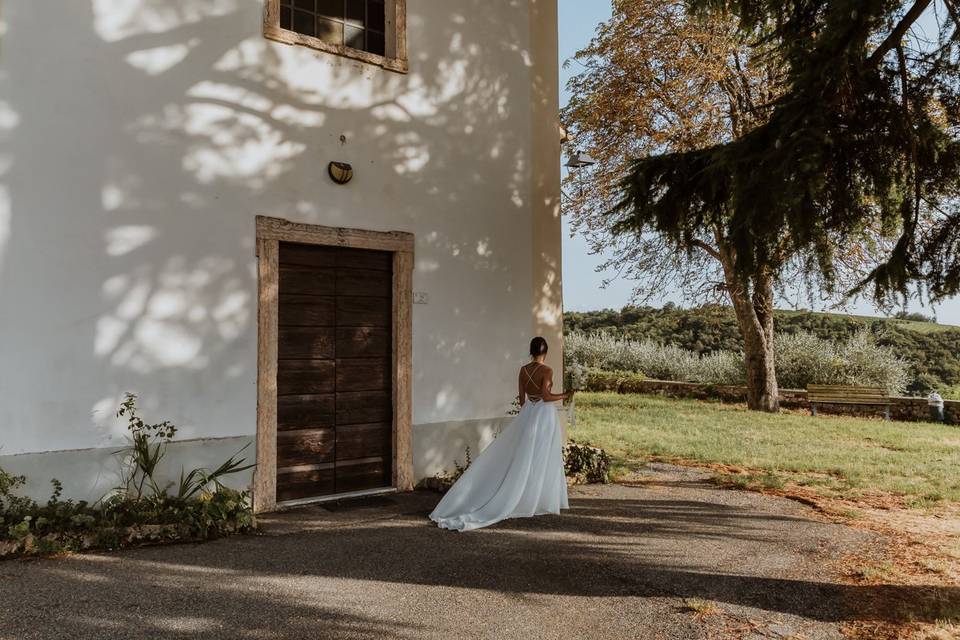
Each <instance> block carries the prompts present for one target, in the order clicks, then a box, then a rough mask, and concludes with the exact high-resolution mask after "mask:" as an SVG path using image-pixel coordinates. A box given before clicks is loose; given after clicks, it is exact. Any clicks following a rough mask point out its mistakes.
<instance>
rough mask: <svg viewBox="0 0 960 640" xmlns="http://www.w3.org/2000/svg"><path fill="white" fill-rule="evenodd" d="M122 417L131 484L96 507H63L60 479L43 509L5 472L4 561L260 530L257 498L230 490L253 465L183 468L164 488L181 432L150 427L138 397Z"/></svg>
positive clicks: (0, 480)
mask: <svg viewBox="0 0 960 640" xmlns="http://www.w3.org/2000/svg"><path fill="white" fill-rule="evenodd" d="M117 415H118V416H124V417H126V418H127V420H128V423H127V424H128V429H129V431H130V434H131V444H130V446H129V447H128V448H126V449H124V450H123V451H121V452H120V454H121V455H122V460H123V469H122V472H121V474H122V477H123V485H122V486H121V487H118V488H117V490H115V491H113V492H112V493H111V494H109V495H107V496H105V497H104V498H102V499H101V500H99V501H98V502H97V503H96V504H94V505H90V504H88V503H87V502H84V501H80V502H74V501H72V500H62V499H61V496H62V494H63V485H62V484H61V483H60V481H59V480H52V481H51V484H52V486H53V490H52V493H51V496H50V499H49V500H48V501H47V502H46V504H44V505H40V504H38V503H37V502H36V501H34V500H31V499H29V498H25V497H21V496H18V495H16V493H15V491H16V490H17V489H19V488H20V487H22V486H23V485H24V483H25V482H26V478H24V477H22V476H14V475H11V474H9V473H6V472H4V471H3V470H2V469H0V558H2V557H6V556H11V555H34V554H49V553H56V552H62V551H79V550H84V549H92V548H106V549H114V548H118V547H123V546H131V545H137V544H156V543H161V542H167V541H182V540H205V539H209V538H214V537H219V536H223V535H228V534H232V533H244V532H247V531H250V530H251V529H253V527H254V526H255V522H254V519H253V512H252V505H251V501H250V495H249V493H248V492H246V491H235V490H233V489H230V488H228V487H226V486H224V485H223V483H222V479H223V478H224V477H225V476H227V475H230V474H233V473H238V472H240V471H244V470H246V469H250V468H251V467H252V466H253V465H246V466H244V465H243V462H244V460H243V459H238V457H237V456H238V455H239V452H238V454H237V455H234V456H232V457H231V458H230V459H229V460H227V461H226V462H224V463H223V464H221V465H220V466H219V467H217V468H216V469H214V470H213V471H210V470H207V469H194V470H192V471H190V472H187V471H185V470H183V469H181V472H180V480H179V483H177V484H176V485H175V484H174V483H168V484H166V485H165V486H164V485H161V484H160V482H159V481H158V479H157V478H158V471H159V467H160V463H161V461H162V460H163V459H164V456H165V455H166V452H167V446H168V445H169V444H170V442H171V441H172V438H173V436H174V435H175V434H176V432H177V429H176V427H175V426H174V425H173V424H171V423H170V422H169V421H164V422H159V423H156V424H148V423H146V422H145V421H143V420H142V419H141V418H140V417H139V415H138V412H137V406H136V396H134V395H132V394H127V396H126V399H125V400H124V402H123V404H122V405H121V407H120V409H119V411H118V412H117ZM245 448H246V447H244V449H245ZM240 451H241V452H242V451H243V449H241V450H240ZM174 486H175V487H176V492H175V493H171V492H170V489H171V488H173V487H174Z"/></svg>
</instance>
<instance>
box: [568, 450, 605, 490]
mask: <svg viewBox="0 0 960 640" xmlns="http://www.w3.org/2000/svg"><path fill="white" fill-rule="evenodd" d="M563 464H564V472H565V473H566V475H567V477H568V478H573V480H574V482H575V483H576V484H607V483H609V482H610V456H608V455H607V452H606V451H604V450H603V449H601V448H600V447H594V446H593V445H591V444H589V443H587V442H577V441H575V440H571V441H570V442H568V443H567V444H565V445H564V446H563Z"/></svg>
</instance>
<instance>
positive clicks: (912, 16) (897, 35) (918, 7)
mask: <svg viewBox="0 0 960 640" xmlns="http://www.w3.org/2000/svg"><path fill="white" fill-rule="evenodd" d="M928 6H930V0H917V1H916V2H915V3H913V6H912V7H910V10H909V11H907V13H906V15H904V16H903V19H902V20H900V22H899V23H898V24H897V26H896V27H894V29H893V31H891V32H890V35H888V36H887V37H886V39H885V40H884V41H883V42H881V43H880V46H879V47H877V50H876V51H874V52H873V53H872V54H870V57H869V58H867V63H868V64H871V65H876V64H879V63H880V61H881V60H883V57H884V56H885V55H887V53H888V52H890V51H891V50H892V49H893V48H894V47H896V46H897V45H899V44H900V41H901V40H902V39H903V35H904V34H905V33H906V32H907V29H909V28H910V27H911V26H913V23H914V22H916V21H917V20H919V19H920V16H921V15H922V14H923V12H924V11H926V10H927V7H928Z"/></svg>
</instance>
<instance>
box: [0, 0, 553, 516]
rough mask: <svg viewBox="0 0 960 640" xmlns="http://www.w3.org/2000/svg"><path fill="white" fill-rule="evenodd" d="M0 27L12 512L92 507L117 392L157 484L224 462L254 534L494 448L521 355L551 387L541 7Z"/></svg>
mask: <svg viewBox="0 0 960 640" xmlns="http://www.w3.org/2000/svg"><path fill="white" fill-rule="evenodd" d="M0 20H2V29H3V30H2V35H0V300H2V302H0V467H2V468H4V469H7V470H8V471H12V472H16V473H24V474H26V475H27V476H28V478H29V480H30V484H29V486H28V491H29V492H30V493H31V494H33V495H36V496H38V497H41V496H43V495H44V494H45V493H46V492H47V489H48V481H49V479H50V478H51V477H56V478H58V479H59V480H61V481H62V482H63V483H64V485H65V487H66V491H65V493H66V494H67V495H69V496H72V497H76V498H86V499H96V498H98V497H99V496H100V495H103V493H104V492H106V491H108V490H109V489H110V488H111V487H114V486H116V485H117V483H118V477H117V466H118V465H117V462H118V461H117V456H115V455H114V452H115V451H116V449H117V448H118V447H121V446H123V444H124V442H125V438H126V431H125V424H124V422H122V421H120V420H118V419H117V418H116V416H115V411H116V409H117V407H118V405H119V403H120V402H121V401H122V399H123V396H124V394H125V393H127V392H132V393H136V394H137V395H138V396H139V398H140V405H141V409H142V412H143V414H144V416H145V417H146V418H147V419H148V420H156V421H160V420H163V419H169V420H171V421H172V422H173V423H174V424H176V425H177V426H178V428H179V431H178V434H177V442H176V444H175V445H174V446H173V447H172V449H171V456H170V459H169V460H168V461H167V466H168V468H169V469H168V470H169V473H170V474H171V476H173V475H176V474H178V473H179V469H180V466H181V465H184V466H186V467H188V468H190V467H195V466H215V465H217V464H219V463H220V462H222V461H223V460H224V459H225V458H226V457H228V456H229V455H230V454H232V453H234V452H236V451H237V450H239V449H240V448H242V447H243V446H245V445H248V446H249V448H248V449H246V450H245V452H244V453H243V454H242V455H243V456H245V457H247V458H249V459H252V458H253V457H254V456H255V457H256V458H257V463H258V467H257V469H256V471H255V473H254V474H253V476H250V475H245V476H243V477H240V478H236V479H234V482H235V484H238V485H241V486H246V485H250V484H251V483H252V484H253V485H254V487H255V499H256V502H257V506H258V509H261V510H264V509H270V508H273V507H274V506H275V505H276V504H277V503H283V502H287V501H295V500H301V499H311V498H313V497H317V496H325V495H338V494H344V493H353V492H356V491H366V490H371V489H377V488H390V487H392V488H399V489H406V488H409V487H410V486H412V485H413V484H414V483H415V482H416V481H417V480H419V479H420V478H422V477H425V476H429V475H433V474H434V473H436V472H437V471H440V470H441V469H443V468H449V467H450V466H451V465H452V462H453V460H454V459H455V458H461V459H462V456H463V453H464V448H465V447H467V446H470V447H471V449H472V450H473V451H476V450H477V448H478V447H481V446H483V444H484V443H485V442H487V441H489V438H491V437H493V435H494V434H495V433H496V430H497V429H498V428H499V427H500V426H501V425H502V424H503V421H504V420H505V416H506V414H507V412H508V410H509V409H510V405H511V401H512V399H513V398H514V397H515V395H516V379H515V377H514V374H515V369H516V367H517V366H518V365H520V364H521V363H522V362H523V361H524V359H525V357H526V355H525V354H526V347H527V344H528V342H529V339H530V338H531V337H532V336H533V335H544V336H545V337H546V338H547V340H548V341H549V342H550V344H551V345H552V346H553V349H552V351H551V358H550V361H551V364H553V365H554V369H555V370H556V371H557V372H558V373H559V371H560V362H561V352H562V344H561V341H562V327H561V325H562V301H561V281H560V274H561V251H560V246H561V238H560V234H561V231H560V219H559V210H558V209H559V196H560V186H559V183H560V178H559V159H560V136H559V133H558V125H557V112H558V87H557V83H558V70H557V13H556V3H555V2H554V1H550V0H505V1H503V2H495V3H491V2H483V1H481V0H447V1H445V2H435V1H434V0H386V1H385V2H384V1H380V0H332V1H331V0H86V1H84V2H68V3H58V5H57V7H56V8H55V10H54V9H52V8H51V7H49V6H47V5H46V3H38V2H30V1H28V0H12V1H11V2H7V3H4V5H3V8H2V14H0ZM331 163H333V164H331ZM348 179H349V180H348ZM341 183H342V184H341ZM557 383H558V384H559V380H558V381H557ZM251 461H252V460H251Z"/></svg>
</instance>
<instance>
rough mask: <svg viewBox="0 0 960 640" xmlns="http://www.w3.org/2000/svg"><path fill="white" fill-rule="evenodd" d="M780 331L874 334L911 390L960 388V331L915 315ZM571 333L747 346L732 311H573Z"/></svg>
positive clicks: (700, 346)
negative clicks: (904, 366) (899, 361)
mask: <svg viewBox="0 0 960 640" xmlns="http://www.w3.org/2000/svg"><path fill="white" fill-rule="evenodd" d="M774 322H775V325H776V330H777V332H779V333H795V332H798V331H807V332H809V333H812V334H814V335H816V336H817V337H819V338H822V339H826V340H832V341H835V342H840V341H842V340H844V339H846V338H848V337H849V336H851V335H853V334H855V333H857V332H858V331H862V330H868V331H870V332H871V333H872V334H874V336H876V339H877V342H878V343H879V344H882V345H888V346H891V347H893V348H894V349H895V350H896V352H897V353H898V354H899V355H900V357H902V358H903V359H905V360H907V361H908V362H909V363H910V364H911V367H912V373H913V380H912V381H911V383H910V386H909V388H908V391H909V392H910V393H912V394H925V393H927V392H929V391H930V390H932V389H936V390H938V391H940V392H941V393H944V392H947V393H950V394H951V395H956V393H955V392H954V388H958V389H957V390H960V327H955V326H950V325H941V324H937V323H935V322H932V321H923V320H919V319H916V318H915V317H914V316H909V317H907V318H904V319H900V318H874V317H868V316H854V315H844V314H833V313H816V312H810V311H777V312H776V315H775V320H774ZM565 328H566V330H567V331H584V332H592V331H605V332H612V333H615V334H617V335H620V336H623V337H628V338H632V339H635V340H651V341H653V342H661V343H664V344H675V345H677V346H680V347H683V348H685V349H690V350H693V351H696V352H698V353H709V352H712V351H720V350H734V351H739V350H741V349H742V348H743V342H742V340H741V338H740V332H739V330H738V328H737V321H736V318H735V317H734V314H733V310H732V309H731V308H730V307H722V306H707V307H700V308H697V309H681V308H679V307H676V306H674V305H670V304H668V305H666V306H665V307H663V308H662V309H656V308H653V307H624V308H623V309H622V310H620V311H615V310H613V309H605V310H602V311H587V312H567V313H566V315H565Z"/></svg>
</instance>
